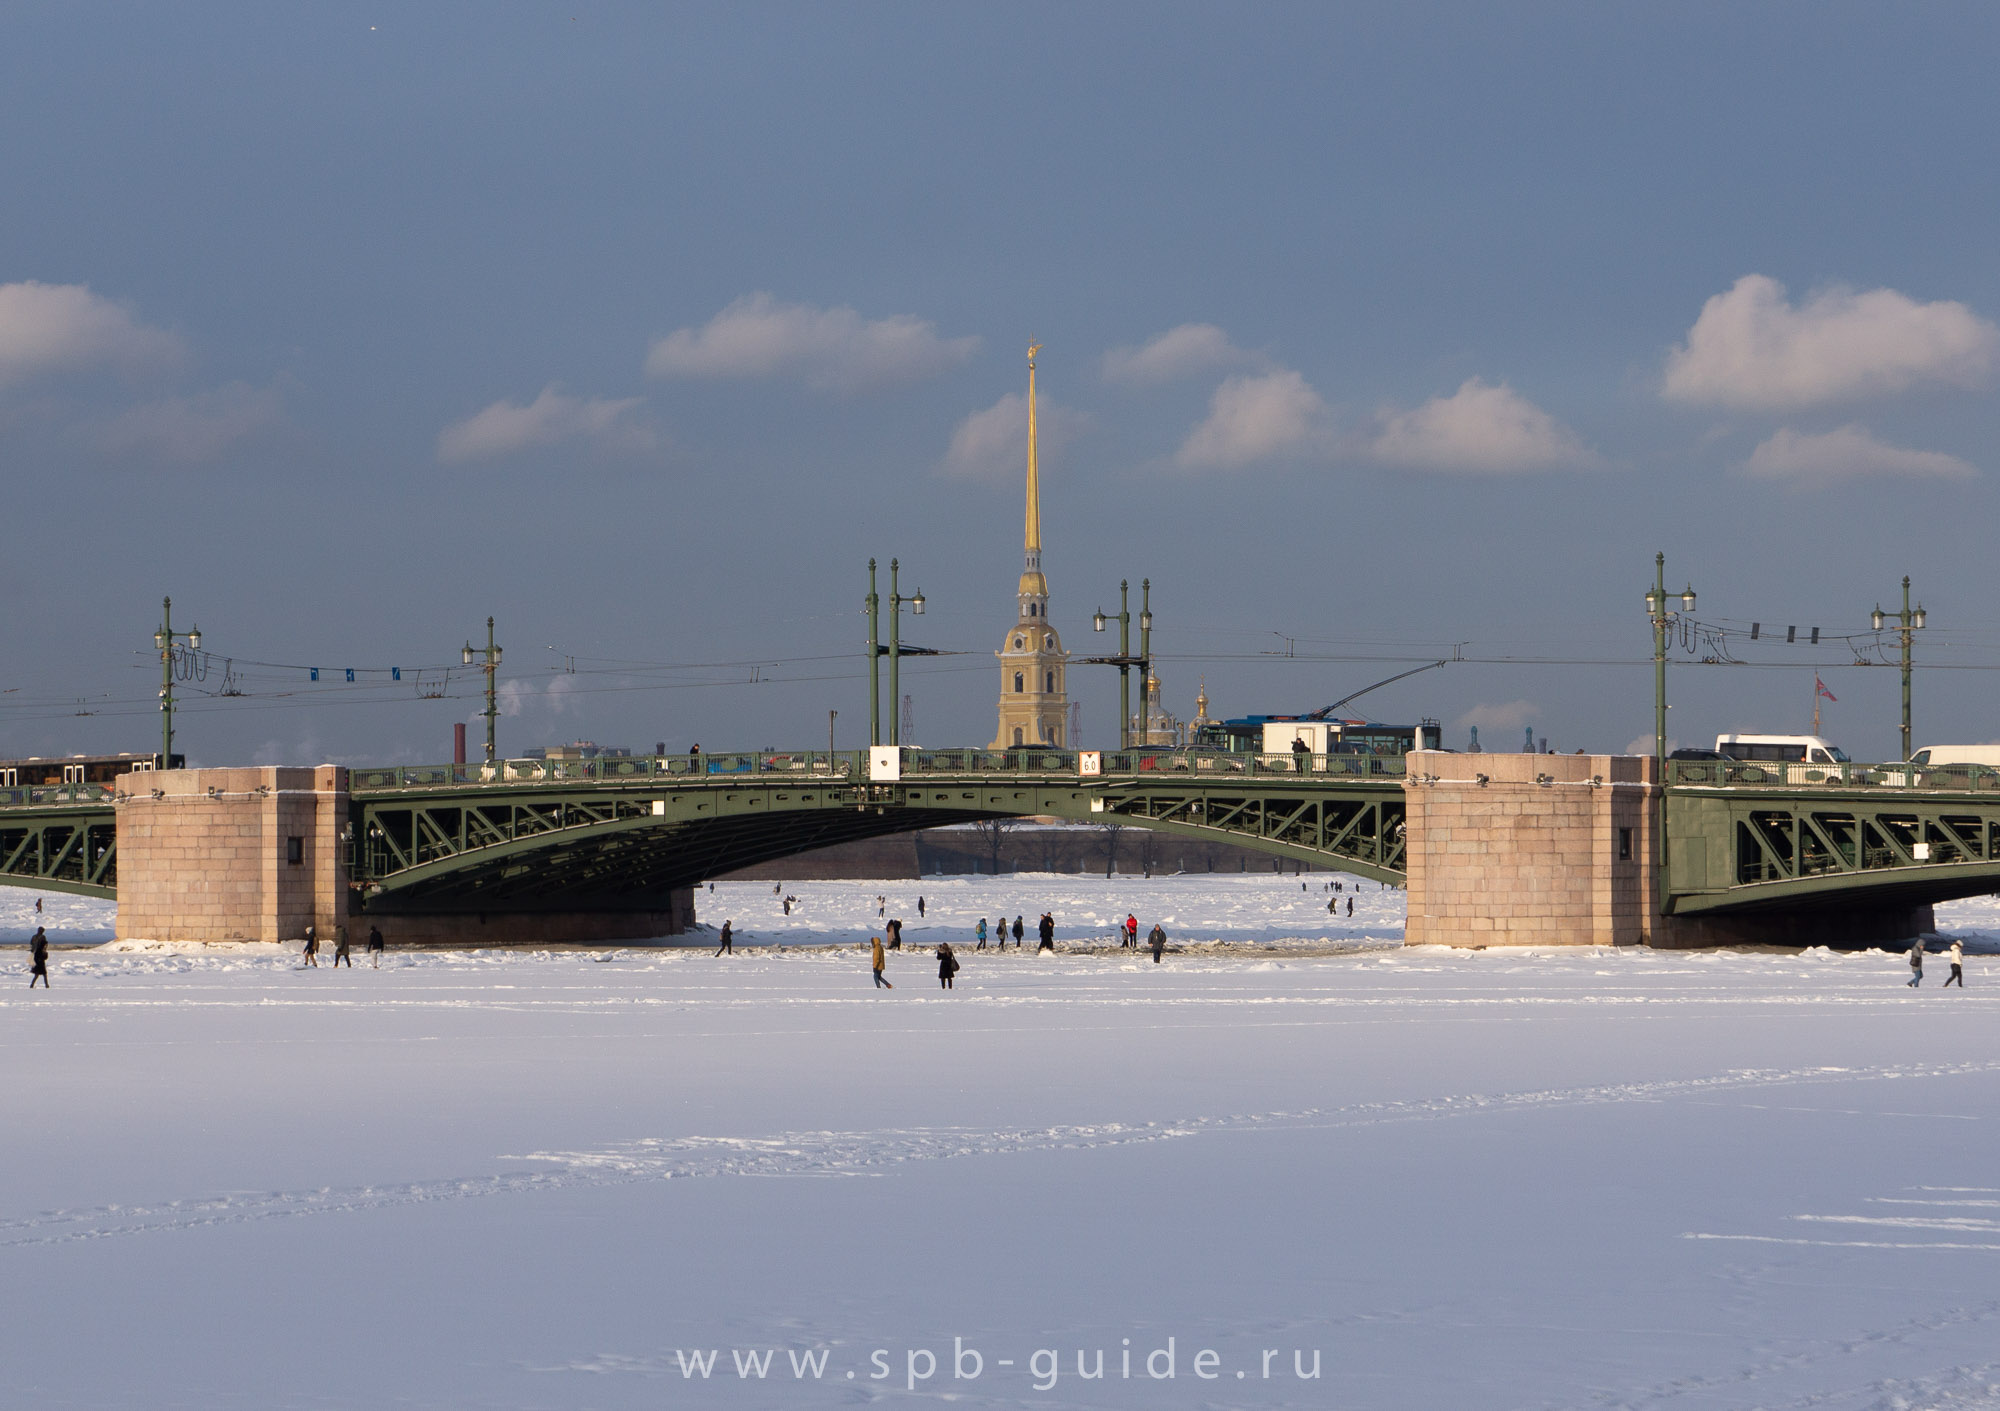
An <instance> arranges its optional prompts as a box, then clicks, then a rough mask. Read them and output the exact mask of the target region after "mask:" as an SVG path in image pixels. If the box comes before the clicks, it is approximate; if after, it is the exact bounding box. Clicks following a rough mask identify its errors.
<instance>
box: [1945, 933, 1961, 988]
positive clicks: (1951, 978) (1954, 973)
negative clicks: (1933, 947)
mask: <svg viewBox="0 0 2000 1411" xmlns="http://www.w3.org/2000/svg"><path fill="white" fill-rule="evenodd" d="M1945 958H1946V959H1947V960H1949V961H1950V962H1951V974H1949V975H1947V976H1945V977H1944V983H1945V984H1946V985H1953V984H1956V985H1957V986H1958V987H1959V988H1960V989H1961V990H1962V989H1964V988H1965V946H1964V944H1963V943H1962V942H1959V941H1953V942H1952V943H1951V949H1950V950H1948V951H1946V952H1945Z"/></svg>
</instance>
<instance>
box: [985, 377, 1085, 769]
mask: <svg viewBox="0 0 2000 1411" xmlns="http://www.w3.org/2000/svg"><path fill="white" fill-rule="evenodd" d="M1041 350H1042V345H1041V344H1039V343H1037V344H1035V345H1034V346H1032V347H1031V348H1029V349H1028V515H1027V525H1026V529H1025V531H1024V533H1023V535H1022V549H1023V562H1022V567H1021V585H1020V587H1019V589H1018V590H1017V591H1016V593H1015V609H1016V613H1015V621H1014V625H1013V627H1012V628H1011V629H1009V631H1008V633H1007V637H1006V640H1005V641H1004V642H1002V643H1001V646H1000V650H999V651H998V652H996V653H994V655H995V656H997V657H999V658H1000V729H999V733H997V734H996V735H995V736H994V737H993V745H992V748H994V749H996V750H1004V749H1010V748H1012V747H1014V746H1016V745H1021V746H1027V747H1033V746H1037V745H1041V746H1052V747H1054V748H1057V749H1061V748H1063V747H1065V746H1066V745H1067V744H1068V743H1069V742H1068V741H1067V740H1066V739H1064V731H1065V728H1066V726H1067V725H1068V716H1069V696H1068V694H1067V683H1066V682H1065V680H1064V676H1065V674H1066V672H1067V671H1068V662H1069V653H1068V652H1066V651H1064V650H1063V645H1062V638H1061V637H1059V636H1057V635H1056V629H1055V628H1054V627H1052V626H1050V625H1049V582H1048V579H1046V578H1044V577H1043V576H1042V489H1041V473H1040V468H1039V466H1038V465H1037V463H1036V450H1037V446H1036V440H1037V437H1036V427H1035V354H1036V353H1039V352H1040V351H1041Z"/></svg>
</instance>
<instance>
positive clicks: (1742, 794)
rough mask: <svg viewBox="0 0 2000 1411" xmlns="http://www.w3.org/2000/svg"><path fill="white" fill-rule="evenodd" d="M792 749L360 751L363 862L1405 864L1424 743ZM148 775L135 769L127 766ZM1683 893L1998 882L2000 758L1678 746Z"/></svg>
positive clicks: (102, 796) (397, 875)
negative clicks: (1236, 858) (1693, 754)
mask: <svg viewBox="0 0 2000 1411" xmlns="http://www.w3.org/2000/svg"><path fill="white" fill-rule="evenodd" d="M870 765H871V760H870V755H869V753H868V752H866V751H861V752H854V751H843V752H838V753H828V752H824V751H804V752H780V751H759V752H756V753H747V754H722V755H714V754H711V755H701V756H663V757H658V758H636V759H632V758H625V759H592V760H508V761H503V762H499V763H496V764H492V765H486V764H478V763H475V764H463V765H436V766H427V767H395V768H382V769H367V768H361V769H354V770H352V771H351V772H350V774H349V779H348V785H349V795H348V805H347V806H348V819H349V824H348V827H347V830H346V852H347V856H346V857H345V858H344V859H343V861H344V864H345V867H346V869H347V875H348V877H349V878H350V879H351V881H352V882H353V884H354V885H355V887H356V889H357V891H356V898H357V907H356V909H357V910H358V911H360V912H362V913H363V914H365V913H366V912H367V911H369V910H381V911H384V912H396V913H421V912H435V913H440V914H449V913H464V912H468V911H488V910H490V911H497V912H535V911H541V910H549V911H556V910H575V909H577V908H579V907H586V908H591V909H603V910H620V909H643V908H646V907H649V906H652V905H656V904H657V903H658V901H659V899H660V898H661V897H662V896H664V895H665V894H666V893H667V892H669V891H671V890H672V889H674V888H677V887H683V886H691V885H694V884H696V883H699V882H700V881H702V880H704V879H706V878H710V877H714V876H716V875H718V874H721V873H724V872H728V871H732V870H734V869H736V868H739V867H745V866H749V865H751V864H753V863H757V862H764V861H769V860H773V859H776V858H782V857H787V856H791V855H793V854H796V853H799V852H804V851H808V850H810V849H813V848H818V847H824V846H827V845H830V844H833V843H839V842H845V841H848V840H851V839H857V838H867V837H873V836H878V835H881V834H887V833H899V832H906V831H909V830H912V829H917V828H927V827H937V826H940V825H945V824H952V823H966V822H980V821H986V820H991V819H1000V818H1019V817H1027V816H1046V817H1053V818H1058V819H1062V820H1065V821H1069V822H1077V823H1119V824H1125V825H1131V826H1137V827H1145V828H1154V829H1158V830H1161V831H1164V832H1168V833H1180V834H1183V835H1188V836H1198V837H1208V838H1215V837H1222V838H1226V839H1228V840H1229V841H1231V842H1235V843H1238V844H1241V845H1243V846H1245V847H1250V848H1255V849H1258V850H1261V851H1264V852H1268V853H1271V854H1273V855H1275V856H1279V857H1287V858H1292V859H1295V860H1298V861H1304V862H1311V863H1314V864H1317V865H1321V866H1326V867H1337V868H1341V869H1343V870H1346V871H1349V872H1353V873H1357V874H1359V875H1362V876H1365V877H1371V878H1377V879H1381V880H1384V881H1389V882H1401V881H1402V880H1403V877H1404V854H1405V839H1404V828H1405V817H1406V815H1405V809H1404V788H1403V786H1404V777H1403V771H1404V761H1402V760H1401V759H1394V758H1373V757H1367V756H1345V755H1334V756H1315V757H1309V758H1308V759H1307V760H1305V761H1303V762H1301V761H1297V760H1295V759H1293V758H1292V757H1291V756H1261V757H1259V756H1241V755H1219V754H1213V753H1208V752H1201V751H1151V750H1149V751H1133V752H1130V753H1119V752H1105V753H1103V754H1102V755H1101V756H1099V760H1098V772H1096V773H1086V772H1084V770H1085V768H1086V767H1087V766H1086V765H1085V764H1084V763H1083V758H1082V757H1079V755H1078V754H1077V753H1075V752H1070V751H1027V752H1021V751H1005V752H994V751H984V750H936V751H916V750H905V751H902V752H901V755H900V758H899V759H897V760H896V762H895V763H894V764H893V765H892V766H890V767H888V768H887V769H886V770H885V769H884V768H880V767H878V768H875V769H871V767H870ZM125 783H126V785H127V786H128V787H130V786H131V781H130V779H129V777H128V779H127V780H126V781H125ZM1667 784H1668V787H1667V800H1666V833H1667V853H1668V863H1669V866H1668V870H1667V888H1666V895H1665V898H1664V903H1665V904H1664V910H1665V911H1666V913H1667V914H1670V915H1684V916H1697V915H1704V914H1726V913H1755V912H1759V911H1764V912H1775V911H1799V910H1808V909H1813V908H1827V907H1838V906H1842V905H1848V904H1852V903H1854V902H1857V901H1866V902H1867V903H1869V904H1871V905H1873V904H1876V903H1899V902H1908V903H1918V902H1931V901H1944V900H1949V899H1952V898H1956V897H1963V896H1972V895H1979V894H1982V893H1988V892H1993V891H1996V890H2000V770H1994V769H1987V768H1982V767H1978V766H1948V767H1943V768H1923V769H1918V768H1915V767H1913V766H1909V765H1905V764H1893V763H1892V764H1886V765H1859V764H1853V765H1843V766H1837V767H1833V768H1820V767H1816V766H1815V767H1806V766H1800V765H1754V764H1738V763H1715V762H1698V761H1672V762H1670V763H1669V765H1668V780H1667ZM117 807H118V799H117V797H116V794H115V791H114V790H111V789H105V788H102V787H99V786H92V785H62V786H48V787H41V788H13V789H0V884H11V885H17V886H28V887H35V888H41V889H45V890H50V891H65V892H74V893H81V894H84V895H90V896H100V897H115V896H116V894H117Z"/></svg>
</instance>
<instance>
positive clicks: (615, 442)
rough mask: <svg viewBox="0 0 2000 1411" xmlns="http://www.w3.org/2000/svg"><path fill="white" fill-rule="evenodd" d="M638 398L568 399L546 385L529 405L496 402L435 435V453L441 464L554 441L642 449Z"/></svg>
mask: <svg viewBox="0 0 2000 1411" xmlns="http://www.w3.org/2000/svg"><path fill="white" fill-rule="evenodd" d="M641 400H642V399H641V398H638V397H623V398H618V399H612V398H609V397H589V398H585V397H571V396H569V395H567V394H565V393H562V392H558V391H557V390H556V389H555V385H554V384H553V383H551V384H550V385H549V386H547V387H544V388H543V389H542V391H541V395H540V396H538V397H536V398H535V400H534V401H532V402H530V403H528V405H526V406H525V407H524V406H518V405H516V404H515V403H513V402H508V401H498V402H495V403H494V404H493V405H492V406H490V407H487V408H486V409H484V410H483V411H478V412H474V413H473V414H472V415H471V416H469V417H467V418H466V419H465V420H464V421H460V422H454V423H453V424H452V425H450V426H447V427H446V428H445V429H444V430H443V431H440V432H439V433H438V444H437V456H438V459H439V460H441V461H445V462H457V461H470V460H484V459H487V458H489V457H493V456H505V455H511V454H513V453H514V452H515V451H521V450H526V449H527V448H528V447H530V446H551V445H554V444H555V443H556V442H558V441H576V440H589V441H597V442H600V443H602V444H604V445H608V446H611V447H614V448H616V449H620V450H635V451H643V450H648V449H650V448H651V447H652V446H653V444H654V437H653V433H652V431H651V429H650V428H648V427H647V426H646V425H645V424H644V423H643V422H641V421H639V420H638V419H637V418H635V417H634V416H632V415H631V413H632V412H633V410H634V409H635V408H636V407H638V405H639V404H640V401H641Z"/></svg>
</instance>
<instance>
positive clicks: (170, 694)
mask: <svg viewBox="0 0 2000 1411" xmlns="http://www.w3.org/2000/svg"><path fill="white" fill-rule="evenodd" d="M176 640H179V641H183V642H186V643H187V645H188V650H189V651H191V652H198V651H200V650H201V628H200V627H199V626H196V627H195V628H194V629H193V630H191V631H188V632H175V631H174V600H173V599H172V598H162V599H161V600H160V630H159V631H157V632H155V633H154V634H153V645H154V646H156V647H158V648H159V649H160V768H162V769H172V768H173V767H174V643H175V641H176Z"/></svg>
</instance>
